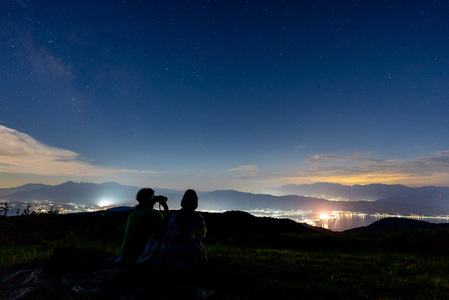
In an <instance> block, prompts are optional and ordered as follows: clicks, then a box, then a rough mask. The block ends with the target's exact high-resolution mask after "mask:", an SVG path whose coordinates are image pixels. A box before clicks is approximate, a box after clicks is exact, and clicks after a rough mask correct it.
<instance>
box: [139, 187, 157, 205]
mask: <svg viewBox="0 0 449 300" xmlns="http://www.w3.org/2000/svg"><path fill="white" fill-rule="evenodd" d="M153 196H154V190H153V189H150V188H144V189H141V190H140V191H138V192H137V195H136V200H137V202H139V203H144V202H145V201H148V200H150V199H151V197H153Z"/></svg>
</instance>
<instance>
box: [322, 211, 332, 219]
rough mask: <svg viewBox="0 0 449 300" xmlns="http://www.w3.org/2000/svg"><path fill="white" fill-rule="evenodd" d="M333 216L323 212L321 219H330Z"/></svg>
mask: <svg viewBox="0 0 449 300" xmlns="http://www.w3.org/2000/svg"><path fill="white" fill-rule="evenodd" d="M330 218H331V217H330V216H329V215H328V214H326V213H322V214H320V219H321V220H328V219H330Z"/></svg>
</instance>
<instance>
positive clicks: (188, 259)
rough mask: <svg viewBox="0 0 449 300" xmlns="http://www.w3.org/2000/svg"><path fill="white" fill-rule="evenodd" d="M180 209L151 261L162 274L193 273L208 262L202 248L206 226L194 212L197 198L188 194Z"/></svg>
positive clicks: (199, 215) (191, 191)
mask: <svg viewBox="0 0 449 300" xmlns="http://www.w3.org/2000/svg"><path fill="white" fill-rule="evenodd" d="M181 207H182V209H181V210H179V211H178V212H174V213H172V214H171V215H170V217H169V219H168V225H167V230H166V232H165V235H164V237H163V239H162V241H161V242H160V244H159V246H158V249H157V251H156V252H155V253H154V254H153V256H152V258H151V264H152V265H153V266H154V267H156V268H157V269H159V270H161V271H163V272H178V271H190V270H194V269H196V268H198V267H201V266H203V265H204V264H205V263H206V261H207V260H206V253H205V251H204V247H203V244H202V239H203V238H204V237H205V236H206V222H205V220H204V217H203V216H202V215H201V214H199V213H197V212H196V211H195V209H196V208H197V207H198V196H197V194H196V192H195V191H194V190H192V189H189V190H187V191H186V192H185V194H184V196H183V198H182V201H181Z"/></svg>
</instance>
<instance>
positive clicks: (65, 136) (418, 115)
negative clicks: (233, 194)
mask: <svg viewBox="0 0 449 300" xmlns="http://www.w3.org/2000/svg"><path fill="white" fill-rule="evenodd" d="M0 7H2V9H1V10H0V28H1V30H0V51H1V53H2V55H1V56H0V68H1V70H2V72H1V73H0V103H1V105H0V188H7V187H15V186H19V185H23V184H26V183H44V184H51V185H56V184H61V183H63V182H66V181H68V180H73V181H75V182H95V183H102V182H108V181H114V182H117V183H120V184H124V185H132V186H142V187H143V186H150V187H158V188H169V189H176V190H183V189H186V188H195V189H197V190H200V191H212V190H223V189H234V190H238V191H244V192H255V193H259V192H264V191H266V190H268V189H269V188H271V187H279V186H282V185H286V184H311V183H315V182H331V183H341V184H346V185H353V184H362V185H365V184H370V183H382V184H403V185H406V186H411V187H420V186H427V185H435V186H444V187H448V186H449V84H448V82H449V19H448V17H447V16H448V15H449V2H447V1H402V0H400V1H282V0H281V1H70V2H68V1H26V0H16V1H13V0H0Z"/></svg>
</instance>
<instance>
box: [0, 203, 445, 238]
mask: <svg viewBox="0 0 449 300" xmlns="http://www.w3.org/2000/svg"><path fill="white" fill-rule="evenodd" d="M314 196H315V197H316V196H317V195H314ZM321 197H323V196H321ZM338 201H344V199H340V200H338ZM3 203H4V202H2V203H0V204H3ZM8 205H9V206H8V212H7V215H8V216H20V215H23V214H29V213H30V212H35V213H48V212H57V213H59V214H70V213H85V212H98V211H101V210H107V209H110V208H113V207H116V205H109V206H98V205H83V204H75V203H54V202H53V201H50V200H35V201H32V202H29V203H26V202H11V203H8ZM206 211H208V212H223V211H224V210H206ZM244 211H246V212H248V213H250V214H252V215H254V216H256V217H270V218H285V219H291V220H293V221H295V222H299V223H306V224H308V225H310V226H316V227H321V228H325V229H329V230H332V231H343V230H346V229H350V228H355V227H361V226H367V225H369V224H371V223H373V222H375V221H377V220H380V219H383V218H391V217H399V218H411V219H417V220H423V221H428V222H432V223H449V216H447V215H440V216H438V215H436V216H424V215H417V214H411V215H399V214H394V215H392V214H386V213H374V214H366V213H361V212H350V211H326V212H321V211H320V212H317V211H312V210H279V209H254V210H244Z"/></svg>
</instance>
